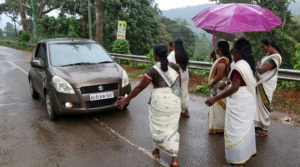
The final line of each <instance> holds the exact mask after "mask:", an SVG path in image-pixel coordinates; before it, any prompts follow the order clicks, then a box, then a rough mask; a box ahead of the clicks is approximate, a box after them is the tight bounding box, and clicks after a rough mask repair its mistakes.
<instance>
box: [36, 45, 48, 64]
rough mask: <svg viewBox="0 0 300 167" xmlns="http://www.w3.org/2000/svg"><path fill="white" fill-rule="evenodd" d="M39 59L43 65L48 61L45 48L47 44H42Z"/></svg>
mask: <svg viewBox="0 0 300 167" xmlns="http://www.w3.org/2000/svg"><path fill="white" fill-rule="evenodd" d="M38 58H39V59H40V61H41V62H42V64H44V63H45V60H46V47H45V44H41V46H40V50H39V57H38Z"/></svg>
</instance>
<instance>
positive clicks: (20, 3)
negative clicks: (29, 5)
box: [18, 0, 28, 32]
mask: <svg viewBox="0 0 300 167" xmlns="http://www.w3.org/2000/svg"><path fill="white" fill-rule="evenodd" d="M18 7H19V12H20V16H21V24H22V27H23V31H26V32H27V31H28V24H27V20H26V14H25V11H24V9H23V0H18Z"/></svg>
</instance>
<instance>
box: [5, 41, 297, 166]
mask: <svg viewBox="0 0 300 167" xmlns="http://www.w3.org/2000/svg"><path fill="white" fill-rule="evenodd" d="M30 58H31V53H30V52H23V51H18V50H15V49H10V48H7V47H1V46H0V166H16V167H20V166H26V167H27V166H57V167H58V166H60V167H65V166H66V167H67V166H72V167H77V166H78V167H81V166H85V167H93V166H100V167H135V166H137V167H144V166H149V167H152V166H153V167H159V166H164V165H166V164H167V163H169V162H171V157H169V156H167V155H165V154H163V153H162V157H161V161H157V160H155V159H154V158H153V157H152V156H151V150H152V149H153V144H152V139H151V134H150V130H149V120H148V104H147V100H148V98H149V94H150V91H151V89H146V90H145V91H144V92H142V93H141V94H140V95H139V96H138V97H137V98H136V99H134V100H132V101H131V104H130V106H129V107H128V109H127V110H125V111H107V112H103V113H98V114H92V115H80V116H62V117H61V118H60V119H59V120H57V121H55V122H52V121H50V120H49V119H48V118H47V115H46V107H45V104H44V101H43V100H42V99H40V100H34V99H32V98H31V96H30V92H29V85H28V79H27V74H26V73H27V72H28V71H29V69H30V64H29V59H30ZM133 86H134V85H133ZM204 100H205V97H201V96H195V95H191V102H190V113H191V117H190V118H189V119H186V118H181V120H180V135H181V143H180V151H179V155H178V158H179V165H180V166H183V167H189V166H191V167H192V166H195V167H196V166H199V167H200V166H201V167H202V166H211V167H220V166H222V165H224V164H226V160H225V152H224V139H223V135H222V134H218V135H209V134H208V133H207V110H208V107H207V106H206V105H205V104H204V103H203V102H204ZM257 152H258V153H257V156H256V157H255V158H252V159H251V160H250V161H249V162H248V163H247V166H249V167H260V166H270V167H274V166H278V167H281V166H284V167H286V166H291V167H295V166H300V127H295V126H291V125H285V124H282V123H280V122H276V121H272V123H271V130H270V133H269V136H268V137H267V138H257Z"/></svg>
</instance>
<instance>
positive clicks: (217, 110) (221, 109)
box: [208, 57, 230, 133]
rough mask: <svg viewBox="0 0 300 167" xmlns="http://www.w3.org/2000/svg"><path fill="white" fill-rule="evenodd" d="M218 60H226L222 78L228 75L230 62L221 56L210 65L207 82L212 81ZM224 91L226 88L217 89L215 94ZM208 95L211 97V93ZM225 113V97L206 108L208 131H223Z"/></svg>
mask: <svg viewBox="0 0 300 167" xmlns="http://www.w3.org/2000/svg"><path fill="white" fill-rule="evenodd" d="M220 60H225V61H226V66H227V69H226V71H225V72H226V75H225V76H224V78H227V75H228V73H229V69H230V62H229V59H228V58H226V57H221V58H219V59H217V60H216V61H215V62H214V64H213V65H212V67H211V69H210V74H209V77H208V81H209V84H210V83H212V82H213V80H214V77H215V74H216V71H217V68H218V64H219V62H220ZM224 78H223V79H224ZM223 79H222V80H223ZM224 91H226V88H225V89H223V90H220V89H217V94H222V93H223V92H224ZM210 96H211V97H212V96H213V95H212V94H211V95H210ZM225 113H226V99H221V100H218V101H217V102H216V103H215V104H214V105H212V106H211V107H209V109H208V133H218V132H224V126H225Z"/></svg>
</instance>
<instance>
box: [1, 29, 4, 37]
mask: <svg viewBox="0 0 300 167" xmlns="http://www.w3.org/2000/svg"><path fill="white" fill-rule="evenodd" d="M3 35H4V31H3V30H2V28H0V37H3Z"/></svg>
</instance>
